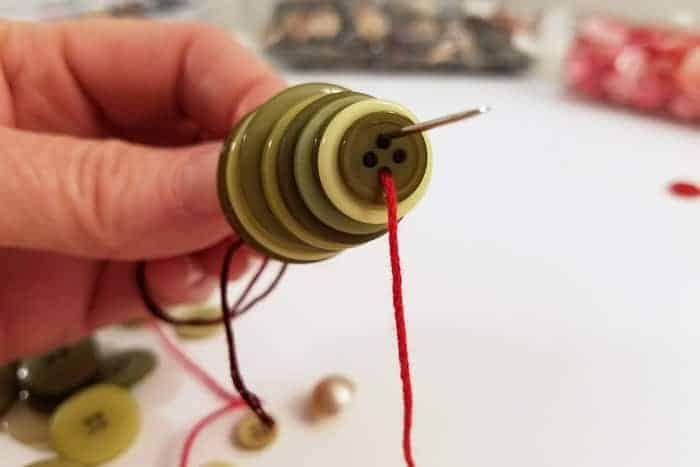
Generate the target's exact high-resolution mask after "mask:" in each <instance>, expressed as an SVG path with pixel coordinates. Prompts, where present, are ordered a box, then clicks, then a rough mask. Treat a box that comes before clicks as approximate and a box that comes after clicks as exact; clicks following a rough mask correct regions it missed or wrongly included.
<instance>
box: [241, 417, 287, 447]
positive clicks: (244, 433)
mask: <svg viewBox="0 0 700 467" xmlns="http://www.w3.org/2000/svg"><path fill="white" fill-rule="evenodd" d="M276 439H277V424H275V425H274V426H273V427H268V426H267V425H265V424H264V423H262V422H261V421H260V419H259V418H258V417H257V416H256V415H255V414H253V413H250V414H248V415H246V416H245V417H244V418H243V419H241V421H240V422H238V424H237V425H236V427H235V428H234V430H233V440H234V442H235V444H236V445H237V446H238V447H240V448H241V449H245V450H246V451H260V450H262V449H265V448H266V447H268V446H269V445H271V444H272V443H274V441H275V440H276Z"/></svg>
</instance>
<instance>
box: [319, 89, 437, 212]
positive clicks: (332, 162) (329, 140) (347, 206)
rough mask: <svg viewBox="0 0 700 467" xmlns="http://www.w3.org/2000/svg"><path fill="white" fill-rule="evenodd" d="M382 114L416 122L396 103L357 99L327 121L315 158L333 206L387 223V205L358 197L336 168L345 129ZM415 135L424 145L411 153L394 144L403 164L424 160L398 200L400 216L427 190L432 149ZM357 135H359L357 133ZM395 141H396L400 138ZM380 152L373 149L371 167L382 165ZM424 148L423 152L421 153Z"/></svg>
mask: <svg viewBox="0 0 700 467" xmlns="http://www.w3.org/2000/svg"><path fill="white" fill-rule="evenodd" d="M381 113H389V114H397V115H401V116H403V117H405V118H406V119H408V120H409V121H411V122H415V121H416V118H415V117H414V116H413V115H412V114H411V113H410V112H409V111H408V110H406V109H405V108H403V107H401V106H400V105H397V104H393V103H390V102H386V101H380V100H376V99H375V100H372V101H365V102H358V103H357V104H353V105H351V106H349V107H347V108H345V109H344V110H342V111H341V112H339V113H338V114H337V115H335V116H334V118H333V119H332V120H331V121H330V123H329V124H328V126H327V127H326V129H325V131H324V132H323V135H322V136H321V142H320V144H319V149H318V160H317V163H318V175H319V179H320V181H321V185H322V186H323V190H324V192H325V193H326V195H327V197H328V199H329V200H330V202H331V203H332V204H333V205H334V206H336V207H337V208H338V209H339V210H340V211H342V212H343V213H344V214H345V215H347V216H348V217H350V218H352V219H355V220H356V221H358V222H367V223H381V224H386V222H387V213H386V207H385V206H383V205H382V204H380V203H378V202H377V201H376V199H375V200H374V201H367V200H366V199H365V198H364V197H362V196H358V195H357V194H356V193H355V192H354V191H353V190H352V189H351V187H350V186H348V184H347V183H346V181H345V180H343V175H342V169H340V170H339V167H340V166H341V163H340V161H339V159H340V154H341V152H342V151H341V147H342V145H343V142H344V141H346V139H347V133H348V130H350V129H351V128H352V127H353V125H355V124H356V123H357V122H360V121H364V119H365V118H366V117H368V116H371V115H372V114H381ZM365 124H366V123H365ZM371 136H372V137H373V139H375V141H376V138H377V137H378V136H379V135H378V134H372V135H371ZM416 137H417V138H419V140H418V141H422V143H423V145H424V148H423V149H415V153H414V154H412V153H411V151H410V147H403V146H398V143H394V144H397V147H399V148H401V149H403V150H404V151H406V155H405V156H406V159H405V161H404V162H403V163H408V158H409V157H411V156H413V157H416V156H418V158H425V159H426V161H425V170H424V171H420V170H419V171H418V172H417V173H419V174H420V172H423V173H422V177H421V180H420V183H419V184H418V186H417V187H416V188H415V189H413V190H412V191H411V192H410V193H409V194H407V195H406V194H404V196H405V198H404V199H403V200H402V201H401V202H399V206H398V214H399V217H403V216H404V215H405V214H406V213H407V212H408V211H410V210H411V209H412V208H413V207H414V206H415V205H416V204H417V203H418V201H419V200H420V199H421V198H422V197H423V195H424V194H425V191H426V190H427V188H428V184H429V182H430V175H431V168H432V165H431V164H432V161H431V157H432V151H431V148H430V144H429V143H428V140H427V139H426V138H425V137H424V136H423V135H422V134H421V133H418V134H416ZM357 138H359V136H358V137H357ZM357 138H356V139H355V141H357V143H356V144H361V141H360V140H359V139H357ZM394 141H395V142H396V141H399V140H394ZM365 144H366V143H365ZM392 145H393V144H392ZM380 151H383V150H382V149H381V147H378V148H377V149H376V150H375V153H376V157H377V164H375V165H374V167H371V169H372V170H378V169H381V168H382V166H380V165H379V162H380V160H379V155H380ZM423 151H424V155H422V154H423ZM358 157H362V158H363V159H364V157H363V155H359V156H358ZM397 159H400V158H397ZM392 161H393V154H392ZM381 162H386V160H385V158H382V161H381ZM399 165H401V164H396V165H390V166H389V168H391V169H392V170H393V168H394V167H395V166H399ZM422 165H423V164H422V163H421V164H420V165H419V167H422ZM409 175H410V174H409ZM377 178H378V175H377ZM407 179H408V180H410V179H411V177H410V176H409V177H407ZM402 183H403V184H404V186H402V187H401V188H404V189H405V188H406V187H408V186H409V185H410V183H409V184H408V185H407V184H406V181H403V182H402ZM372 186H376V185H372Z"/></svg>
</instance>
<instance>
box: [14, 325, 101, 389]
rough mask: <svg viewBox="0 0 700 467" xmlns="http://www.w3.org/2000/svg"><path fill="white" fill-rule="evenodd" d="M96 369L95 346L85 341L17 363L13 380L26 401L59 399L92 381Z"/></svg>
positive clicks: (92, 342) (96, 350) (96, 353)
mask: <svg viewBox="0 0 700 467" xmlns="http://www.w3.org/2000/svg"><path fill="white" fill-rule="evenodd" d="M98 369H99V355H98V349H97V344H96V342H95V341H94V340H93V339H92V338H89V339H85V340H83V341H81V342H79V343H78V344H75V345H73V346H70V347H62V348H59V349H56V350H54V351H51V352H49V353H46V354H44V355H41V356H38V357H34V358H28V359H25V360H22V361H20V363H19V365H18V367H17V378H18V380H19V383H20V386H21V387H22V389H25V390H26V391H27V392H28V393H29V395H30V397H37V398H39V399H42V398H47V399H48V398H51V399H61V398H65V397H67V396H69V395H70V394H71V393H73V392H75V391H77V390H78V389H80V388H81V387H83V386H85V385H86V384H88V383H90V382H91V381H92V380H94V378H95V376H96V375H97V371H98Z"/></svg>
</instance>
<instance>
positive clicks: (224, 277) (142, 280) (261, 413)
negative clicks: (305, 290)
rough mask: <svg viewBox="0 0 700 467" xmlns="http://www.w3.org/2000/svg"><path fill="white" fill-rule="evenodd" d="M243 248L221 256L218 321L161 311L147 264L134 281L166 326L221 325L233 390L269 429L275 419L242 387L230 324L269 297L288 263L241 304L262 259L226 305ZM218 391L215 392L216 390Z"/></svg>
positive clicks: (233, 246) (235, 245)
mask: <svg viewBox="0 0 700 467" xmlns="http://www.w3.org/2000/svg"><path fill="white" fill-rule="evenodd" d="M242 246H243V241H242V240H237V241H236V242H234V243H232V244H231V246H230V247H229V249H228V250H227V251H226V254H225V256H224V262H223V266H222V268H221V277H220V279H221V281H220V290H221V307H222V316H221V318H214V319H179V318H176V317H174V316H171V315H169V314H168V313H167V312H166V311H165V310H163V309H162V308H161V307H160V306H159V305H158V303H156V301H155V300H154V299H153V297H152V295H151V292H150V290H149V288H148V283H147V280H146V265H145V263H144V262H142V263H139V265H138V266H137V269H136V276H137V277H136V279H137V284H138V287H139V292H140V294H141V298H142V300H143V302H144V303H145V305H146V308H147V309H148V310H149V311H150V312H151V314H153V315H154V316H155V317H156V318H158V319H160V320H162V321H165V322H167V323H169V324H173V325H187V326H208V325H211V324H218V323H221V322H223V324H224V328H225V331H226V343H227V346H228V354H229V367H230V375H231V380H232V382H233V385H234V387H235V388H236V390H237V391H238V393H239V394H240V395H241V398H242V399H243V400H244V401H245V403H246V405H248V407H249V408H250V410H251V411H252V412H254V413H255V414H256V415H257V416H258V418H259V419H260V420H261V421H262V422H263V423H264V424H265V425H267V426H272V425H274V419H273V418H272V417H271V416H270V415H269V414H268V413H267V412H266V411H265V409H264V408H263V407H262V403H261V401H260V399H259V398H258V397H257V395H256V394H255V393H253V392H252V391H251V390H249V389H248V387H247V385H246V384H245V381H244V380H243V377H242V375H241V371H240V368H239V364H238V356H237V352H236V341H235V335H234V331H233V324H232V323H231V319H233V318H235V317H238V316H240V315H242V314H243V313H245V312H247V311H249V310H250V309H252V308H253V307H254V306H255V305H256V304H258V303H260V302H261V301H262V300H263V299H265V298H266V297H267V296H269V295H270V294H271V293H272V291H273V290H274V289H275V288H276V287H277V285H278V284H279V282H280V280H281V279H282V277H283V275H284V273H285V272H286V270H287V264H283V265H282V267H281V268H280V270H279V272H278V273H277V275H276V277H275V278H274V280H273V281H272V282H271V283H270V285H269V286H268V287H267V288H266V289H265V290H264V291H263V292H262V293H260V294H259V295H258V296H256V297H255V298H253V299H251V300H250V301H249V302H248V304H246V305H243V302H244V301H245V300H246V298H248V295H250V293H251V291H252V290H253V288H254V287H255V285H256V284H257V282H258V280H259V279H260V277H261V275H262V273H263V272H264V270H265V268H266V267H267V264H268V259H265V260H264V261H263V262H262V264H261V265H260V267H259V268H258V270H257V272H256V273H255V275H254V276H253V278H252V279H251V280H250V281H249V282H248V285H247V286H246V288H245V289H244V291H243V293H242V294H241V295H240V296H239V298H238V299H237V300H236V302H235V303H234V305H233V306H229V300H228V283H229V271H230V266H231V263H232V261H233V258H234V256H235V254H236V253H237V252H238V251H240V249H241V247H242ZM217 392H218V391H217Z"/></svg>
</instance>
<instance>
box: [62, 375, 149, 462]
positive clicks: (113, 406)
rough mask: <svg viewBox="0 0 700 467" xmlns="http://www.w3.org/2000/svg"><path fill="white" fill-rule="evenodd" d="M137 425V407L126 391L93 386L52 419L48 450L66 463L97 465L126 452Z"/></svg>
mask: <svg viewBox="0 0 700 467" xmlns="http://www.w3.org/2000/svg"><path fill="white" fill-rule="evenodd" d="M140 424H141V421H140V411H139V407H138V404H137V402H136V400H134V398H133V397H132V396H131V395H130V394H129V392H128V391H126V390H125V389H122V388H120V387H119V386H115V385H98V386H93V387H91V388H89V389H86V390H84V391H82V392H80V393H78V394H76V395H75V396H73V397H72V398H70V399H69V400H67V401H66V402H65V403H63V404H62V405H61V406H60V407H59V408H58V410H56V413H54V415H53V416H52V417H51V421H50V425H49V433H50V437H51V446H52V447H53V448H54V449H55V450H56V451H57V452H58V453H59V454H60V455H61V456H62V457H63V458H65V459H68V460H72V461H75V462H81V463H83V464H89V465H94V464H100V463H102V462H107V461H109V460H111V459H113V458H115V457H117V456H118V455H119V454H121V453H123V452H124V451H126V450H127V449H128V448H129V446H131V444H132V443H133V442H134V440H135V439H136V437H137V436H138V433H139V429H140Z"/></svg>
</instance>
